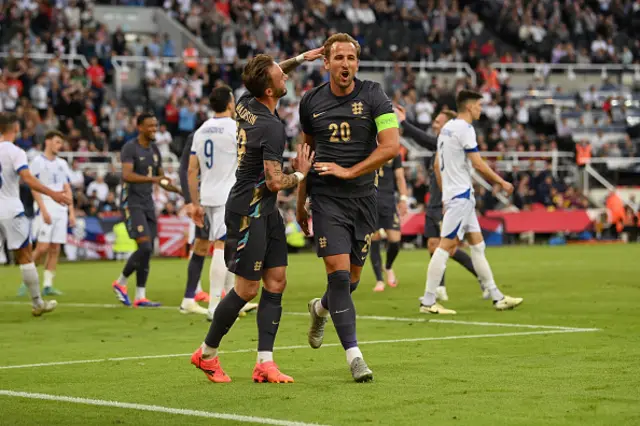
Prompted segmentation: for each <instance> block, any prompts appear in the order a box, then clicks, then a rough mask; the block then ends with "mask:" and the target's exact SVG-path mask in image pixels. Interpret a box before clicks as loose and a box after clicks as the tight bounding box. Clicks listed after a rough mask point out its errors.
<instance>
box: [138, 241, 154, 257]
mask: <svg viewBox="0 0 640 426" xmlns="http://www.w3.org/2000/svg"><path fill="white" fill-rule="evenodd" d="M138 251H139V252H140V254H142V255H143V256H144V257H151V254H152V253H153V246H152V245H151V241H149V240H146V241H142V242H139V243H138Z"/></svg>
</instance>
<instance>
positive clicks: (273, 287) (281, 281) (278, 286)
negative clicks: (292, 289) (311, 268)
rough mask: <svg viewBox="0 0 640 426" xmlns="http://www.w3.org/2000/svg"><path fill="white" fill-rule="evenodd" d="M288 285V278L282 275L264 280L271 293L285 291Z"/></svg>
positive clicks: (265, 286)
mask: <svg viewBox="0 0 640 426" xmlns="http://www.w3.org/2000/svg"><path fill="white" fill-rule="evenodd" d="M286 287H287V278H286V277H281V278H276V279H271V280H269V281H264V288H266V289H267V291H269V292H270V293H284V289H285V288H286Z"/></svg>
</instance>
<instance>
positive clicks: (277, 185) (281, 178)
mask: <svg viewBox="0 0 640 426" xmlns="http://www.w3.org/2000/svg"><path fill="white" fill-rule="evenodd" d="M296 152H297V155H296V158H294V159H293V162H292V163H293V168H294V170H295V172H294V173H291V174H288V175H287V174H284V173H283V172H282V165H281V164H280V161H279V160H267V159H265V160H264V175H265V179H266V185H267V188H268V189H269V191H271V192H278V191H280V190H282V189H288V188H293V187H295V186H296V185H297V184H298V183H300V182H302V180H303V179H304V178H305V177H306V176H307V174H308V173H309V169H311V164H312V163H313V157H314V153H313V152H311V147H310V146H309V145H306V144H298V146H297V147H296Z"/></svg>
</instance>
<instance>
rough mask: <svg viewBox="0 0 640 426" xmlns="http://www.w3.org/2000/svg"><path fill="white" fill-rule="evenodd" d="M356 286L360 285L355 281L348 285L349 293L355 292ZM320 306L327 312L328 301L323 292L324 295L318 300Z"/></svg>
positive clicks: (325, 293)
mask: <svg viewBox="0 0 640 426" xmlns="http://www.w3.org/2000/svg"><path fill="white" fill-rule="evenodd" d="M358 284H360V281H356V282H354V283H351V284H349V290H350V292H351V293H353V292H354V291H356V289H357V288H358ZM320 304H321V305H322V307H323V308H325V309H326V310H327V311H328V310H329V299H328V296H327V292H326V291H325V292H324V294H323V295H322V299H320Z"/></svg>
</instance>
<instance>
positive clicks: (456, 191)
mask: <svg viewBox="0 0 640 426" xmlns="http://www.w3.org/2000/svg"><path fill="white" fill-rule="evenodd" d="M476 151H478V143H477V141H476V131H475V129H474V128H473V126H472V125H471V124H469V123H467V122H466V121H464V120H460V119H455V120H450V121H448V122H447V123H446V124H445V125H444V126H443V127H442V130H441V131H440V135H438V156H439V158H438V161H439V162H440V175H441V177H442V201H443V202H446V201H449V200H451V199H453V198H456V197H459V196H463V194H465V193H467V192H468V195H467V197H465V198H469V196H471V194H473V183H472V180H471V170H472V167H471V161H469V159H468V158H467V153H469V152H476Z"/></svg>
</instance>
